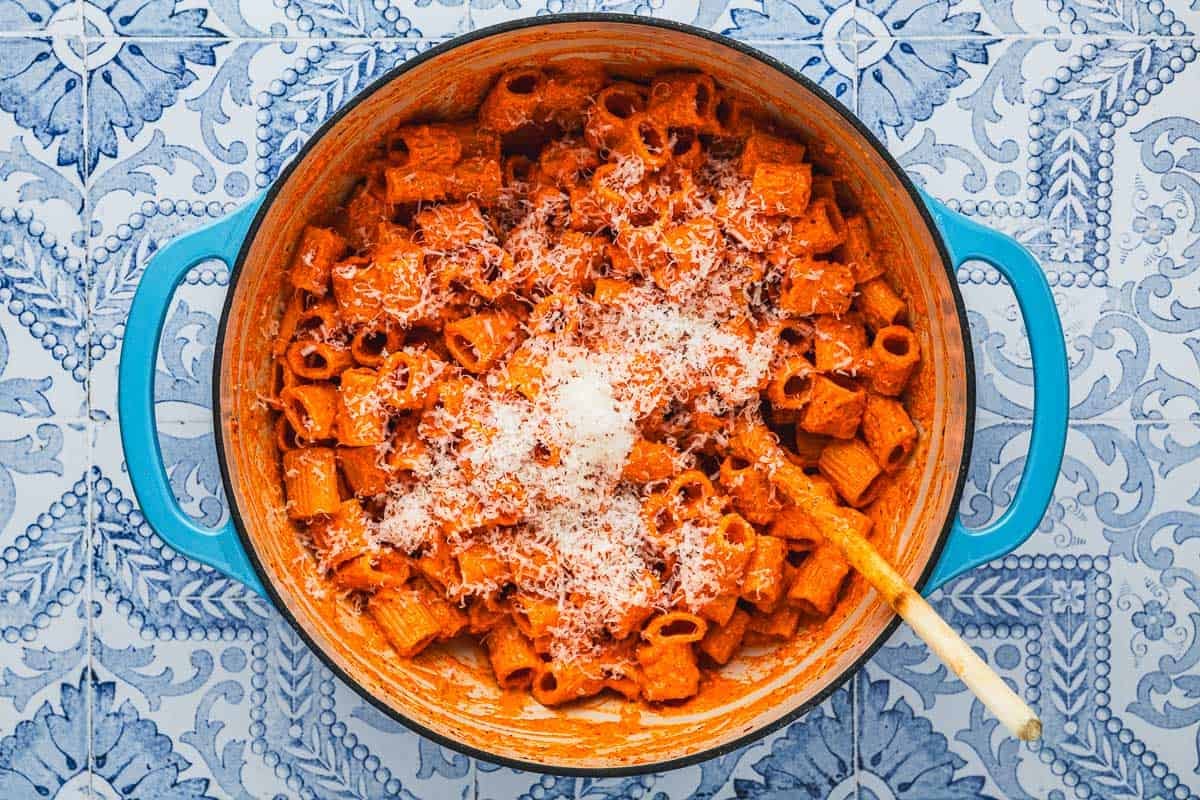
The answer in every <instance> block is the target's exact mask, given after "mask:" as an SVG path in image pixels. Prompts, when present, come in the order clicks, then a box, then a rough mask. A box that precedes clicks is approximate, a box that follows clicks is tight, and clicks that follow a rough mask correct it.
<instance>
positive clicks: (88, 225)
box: [79, 0, 96, 796]
mask: <svg viewBox="0 0 1200 800" xmlns="http://www.w3.org/2000/svg"><path fill="white" fill-rule="evenodd" d="M84 11H85V9H84V0H79V36H80V39H81V41H82V42H83V47H82V50H83V75H82V76H81V80H82V81H83V86H84V91H83V102H82V108H81V112H82V114H83V119H82V123H83V130H82V131H81V139H82V141H83V153H82V155H81V158H82V159H83V165H84V166H83V270H84V286H85V289H84V294H85V297H86V306H85V311H84V315H85V316H84V319H85V322H84V331H85V332H86V333H87V364H88V371H87V381H86V394H85V396H84V408H85V409H86V410H87V420H86V421H85V422H84V430H85V431H86V432H87V442H86V443H85V445H84V449H85V451H86V453H87V474H86V476H85V478H84V480H86V481H87V493H86V495H85V496H86V498H87V505H88V509H87V517H86V522H85V531H86V537H85V541H84V545H85V553H86V558H87V561H86V562H85V563H84V574H85V581H86V587H85V588H86V591H85V592H84V598H85V599H84V602H85V603H86V604H87V607H86V608H85V609H84V614H85V617H84V619H85V620H86V626H87V627H86V634H87V648H86V652H87V663H88V672H89V673H90V680H89V681H88V685H87V693H88V704H87V716H86V718H85V720H84V722H85V724H86V726H87V770H88V792H89V793H90V794H91V795H92V796H95V795H96V788H95V780H96V773H95V764H96V761H95V755H96V754H95V751H94V749H93V748H94V747H95V742H96V736H95V733H96V721H95V712H94V708H95V698H94V697H93V694H94V693H95V680H96V677H95V674H96V668H95V664H94V655H95V653H94V646H93V645H94V637H95V628H94V623H95V620H94V617H93V614H92V612H93V609H94V608H95V605H96V597H95V592H96V580H95V579H96V575H95V570H94V567H95V559H94V558H93V557H92V556H93V553H94V552H95V546H96V543H95V541H94V537H95V535H96V520H95V514H96V503H95V498H94V497H93V496H92V495H93V492H95V490H96V483H95V481H93V480H92V479H91V478H92V468H93V466H94V464H95V450H94V448H95V444H96V422H95V418H94V416H95V415H94V413H93V412H94V409H93V408H92V401H93V397H92V368H93V361H92V346H91V345H92V335H93V333H94V331H93V325H94V320H93V319H92V307H93V296H92V293H93V291H94V289H95V286H94V275H93V273H92V252H91V247H90V244H91V230H92V204H91V198H90V197H89V196H88V187H89V185H90V184H91V171H90V167H91V164H90V163H89V161H90V159H89V156H88V145H89V144H90V136H89V130H90V128H91V125H90V124H89V121H90V116H91V103H90V101H89V99H88V94H89V93H88V91H87V85H88V47H87V42H88V35H87V24H86V21H85V19H84Z"/></svg>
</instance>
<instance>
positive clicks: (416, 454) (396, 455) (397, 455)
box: [385, 419, 427, 472]
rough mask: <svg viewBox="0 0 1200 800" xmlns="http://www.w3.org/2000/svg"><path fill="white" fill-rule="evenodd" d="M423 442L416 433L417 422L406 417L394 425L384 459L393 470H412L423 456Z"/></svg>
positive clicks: (417, 465)
mask: <svg viewBox="0 0 1200 800" xmlns="http://www.w3.org/2000/svg"><path fill="white" fill-rule="evenodd" d="M426 453H427V448H426V445H425V442H424V441H422V440H421V438H420V437H419V436H418V435H417V424H416V422H415V421H414V420H411V419H408V420H405V421H404V422H402V423H401V424H400V425H398V426H397V427H396V433H395V435H394V436H393V437H392V442H391V447H390V449H389V450H388V452H387V457H386V459H385V461H386V463H387V467H388V469H390V470H392V471H393V472H414V471H416V469H417V468H418V467H419V466H420V464H421V462H422V460H423V459H424V458H425V456H426Z"/></svg>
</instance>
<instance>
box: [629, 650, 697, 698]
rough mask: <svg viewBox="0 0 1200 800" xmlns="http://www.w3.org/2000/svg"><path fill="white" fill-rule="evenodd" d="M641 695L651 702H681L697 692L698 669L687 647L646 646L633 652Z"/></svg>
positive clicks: (694, 656) (694, 658) (694, 657)
mask: <svg viewBox="0 0 1200 800" xmlns="http://www.w3.org/2000/svg"><path fill="white" fill-rule="evenodd" d="M637 659H638V664H639V665H640V666H641V668H642V696H643V697H645V698H646V699H647V700H649V701H651V702H662V701H664V700H683V699H685V698H688V697H691V696H692V695H694V694H695V693H696V692H697V691H699V689H700V669H699V667H697V666H696V654H695V653H694V652H693V651H692V646H691V645H690V644H675V643H672V644H646V645H642V646H640V647H639V648H638V649H637Z"/></svg>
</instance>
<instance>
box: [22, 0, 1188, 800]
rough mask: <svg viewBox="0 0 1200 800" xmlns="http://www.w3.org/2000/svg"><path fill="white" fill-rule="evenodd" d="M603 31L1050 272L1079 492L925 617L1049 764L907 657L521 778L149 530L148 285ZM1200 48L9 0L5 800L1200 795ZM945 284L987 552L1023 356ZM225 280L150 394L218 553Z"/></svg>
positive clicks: (1156, 42)
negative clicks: (462, 39)
mask: <svg viewBox="0 0 1200 800" xmlns="http://www.w3.org/2000/svg"><path fill="white" fill-rule="evenodd" d="M579 10H593V11H596V10H599V11H614V12H616V11H622V12H633V13H638V14H649V15H653V16H659V17H669V18H672V19H677V20H682V21H686V22H691V23H693V24H696V25H700V26H704V27H708V28H711V29H714V30H718V31H722V32H725V33H728V34H729V35H732V36H735V37H737V38H739V39H742V40H744V41H746V42H749V43H752V44H754V45H755V46H757V47H759V48H761V49H763V50H765V51H767V52H769V53H771V54H773V55H775V56H777V57H779V58H781V59H782V60H784V61H786V62H788V63H789V64H792V65H793V66H795V67H797V68H799V69H801V70H802V71H803V72H804V73H805V74H807V75H809V76H810V77H812V78H813V79H814V80H816V81H818V82H820V83H821V84H822V85H823V86H824V87H825V88H826V89H828V90H829V91H830V92H831V93H832V94H834V95H835V96H836V97H837V98H839V99H840V100H841V102H842V103H844V104H846V105H847V106H848V107H850V108H851V109H852V110H855V111H856V112H857V113H858V115H859V116H860V117H861V118H862V119H863V121H864V122H865V123H866V124H867V125H869V126H870V127H871V128H872V129H873V130H874V131H875V132H876V133H877V134H878V135H879V136H880V137H881V138H882V139H883V140H884V141H885V142H886V143H887V145H888V147H889V148H891V150H892V152H893V153H894V154H895V155H896V157H897V158H898V159H899V161H900V163H901V164H902V165H903V166H904V167H905V169H907V170H908V171H909V172H910V174H911V175H913V176H914V177H915V178H916V179H917V180H918V181H920V182H921V183H923V184H924V185H925V186H926V187H928V188H929V189H930V190H931V191H932V192H933V193H934V194H936V195H938V196H939V197H941V198H943V199H945V200H947V201H948V202H949V203H950V204H951V205H952V206H953V207H955V208H957V209H959V210H961V211H962V212H964V213H966V214H967V215H969V216H972V217H974V218H977V219H979V220H980V221H982V222H984V223H986V224H988V225H991V226H994V227H997V228H999V229H1001V230H1004V231H1006V232H1009V233H1011V234H1012V235H1014V236H1016V237H1017V238H1018V239H1020V240H1021V241H1022V242H1024V243H1025V244H1026V245H1027V246H1028V247H1029V248H1030V249H1031V250H1033V252H1034V253H1035V254H1036V255H1037V256H1038V258H1039V260H1040V261H1041V263H1042V265H1043V267H1044V269H1045V272H1046V274H1047V276H1048V278H1049V280H1050V282H1051V284H1052V286H1053V287H1054V291H1055V297H1056V299H1057V301H1058V304H1059V309H1060V311H1061V314H1062V318H1063V323H1064V327H1065V330H1066V335H1067V339H1068V350H1069V353H1070V358H1071V380H1072V383H1071V403H1072V405H1071V429H1070V433H1069V438H1068V444H1067V456H1066V459H1065V461H1064V463H1063V466H1062V471H1061V474H1060V476H1059V481H1058V485H1057V489H1056V493H1055V499H1054V502H1053V505H1052V506H1051V509H1050V510H1049V512H1048V513H1047V514H1046V517H1045V519H1044V521H1043V523H1042V526H1041V528H1040V530H1039V531H1038V532H1037V533H1036V534H1035V535H1034V536H1033V538H1031V539H1030V541H1029V542H1028V543H1027V545H1026V546H1025V547H1023V548H1022V549H1021V551H1020V552H1019V553H1018V554H1015V555H1012V556H1009V557H1007V558H1005V559H1003V560H1002V561H999V562H996V563H993V564H991V565H989V566H986V567H983V568H981V569H978V570H976V571H974V572H972V573H969V574H967V575H964V576H963V577H961V578H959V579H957V580H955V581H953V582H952V583H950V584H949V585H948V586H947V587H946V588H945V589H943V590H942V591H940V592H939V593H938V594H937V595H935V597H934V602H935V605H936V606H937V607H938V609H939V610H940V611H941V612H942V613H943V614H945V615H946V616H947V617H948V618H949V619H950V621H951V623H952V624H953V625H954V626H955V627H956V628H957V629H958V630H959V631H960V632H961V633H962V634H963V635H964V636H965V637H966V638H967V639H968V640H969V641H970V642H971V643H972V644H973V645H974V646H976V647H978V648H979V649H980V650H981V651H982V652H983V653H985V654H986V656H987V657H988V659H989V660H990V661H991V663H993V664H995V665H996V666H997V668H998V669H1000V670H1001V671H1002V672H1003V674H1004V675H1005V676H1006V677H1008V678H1009V679H1011V680H1012V681H1013V682H1014V683H1015V685H1017V686H1018V687H1019V688H1020V690H1021V691H1022V692H1023V693H1024V695H1025V696H1026V697H1027V698H1028V699H1029V701H1030V702H1031V703H1032V704H1033V705H1035V706H1036V707H1037V708H1038V709H1039V711H1040V713H1041V714H1042V715H1043V718H1044V719H1045V721H1046V723H1047V732H1048V735H1047V737H1046V740H1045V742H1044V743H1043V744H1041V745H1035V746H1032V747H1025V746H1017V744H1016V743H1015V742H1013V741H1012V740H1010V739H1007V738H1005V737H1004V736H1003V735H1002V734H1001V732H1000V731H998V730H997V729H996V724H995V723H994V722H993V721H992V720H991V719H990V718H989V717H988V716H987V715H986V714H984V713H983V711H982V709H981V707H980V706H979V704H978V703H977V702H975V701H973V700H972V698H971V697H970V696H968V695H967V694H965V693H964V688H963V687H962V685H961V684H959V683H958V682H957V681H955V680H953V679H950V678H948V677H947V675H946V672H945V670H944V669H943V668H942V667H941V666H939V665H938V664H937V663H935V662H934V661H933V660H932V659H931V657H930V655H929V653H928V652H927V651H926V650H925V649H924V648H923V647H922V646H921V645H920V644H919V643H917V642H916V641H914V639H913V638H912V636H911V635H909V634H908V633H907V632H905V631H903V630H901V631H899V632H898V633H897V634H896V635H895V636H894V637H893V638H892V639H891V641H890V642H889V643H888V644H887V646H886V647H885V648H883V649H882V650H881V651H880V652H879V654H878V655H877V656H876V657H875V658H874V659H873V660H872V661H871V663H870V664H869V665H868V667H867V668H866V669H865V670H864V671H862V672H861V673H860V674H859V675H858V676H856V677H855V678H854V679H853V680H852V681H850V682H849V683H847V684H846V685H845V687H844V688H843V689H841V690H840V691H838V692H837V693H836V694H835V695H834V696H833V697H832V698H830V699H829V701H828V702H826V703H825V705H824V706H823V707H822V708H820V709H819V710H817V711H815V712H813V713H811V714H809V715H808V716H806V717H804V718H803V719H801V720H799V721H797V722H796V723H794V724H793V725H791V726H790V727H789V728H787V729H786V730H784V731H782V732H780V733H779V734H777V735H775V736H773V737H771V738H770V739H768V740H766V741H763V742H760V743H758V744H755V745H753V746H750V747H748V748H746V749H745V750H743V751H740V752H737V753H735V754H732V755H730V756H727V757H724V758H722V759H718V760H715V761H712V762H708V763H705V764H702V765H699V766H695V767H691V768H688V769H684V770H680V771H677V772H672V773H666V774H660V775H653V776H646V777H641V778H633V779H627V780H587V779H556V778H552V777H547V776H540V775H536V774H530V773H522V772H516V771H513V770H510V769H500V768H496V767H494V766H492V765H489V764H486V763H482V762H474V761H471V760H469V759H466V758H464V757H462V756H460V755H457V754H455V753H453V752H450V751H447V750H445V749H443V748H440V747H438V746H437V745H434V744H432V743H430V742H428V741H424V740H422V739H420V738H418V737H417V736H415V735H413V734H411V733H408V732H406V731H405V730H403V729H401V728H400V727H398V726H397V725H396V724H395V723H393V722H391V721H390V720H388V719H386V718H384V717H382V716H381V715H380V714H379V713H378V712H376V711H374V710H373V709H371V708H370V707H368V706H366V705H364V704H363V703H362V702H361V701H360V700H359V699H358V698H357V696H356V695H354V694H353V693H352V692H351V691H350V690H349V689H347V688H346V687H344V686H343V685H341V684H340V683H339V682H338V681H337V680H336V679H335V678H334V677H333V676H332V675H330V674H329V672H328V671H327V670H326V669H325V668H324V667H323V666H322V665H321V663H320V662H319V661H318V660H317V659H316V658H315V657H314V656H313V655H312V654H311V653H310V652H309V651H308V650H307V649H306V648H305V646H304V645H303V643H301V642H300V641H299V640H298V639H297V638H296V636H295V635H294V634H293V633H292V632H291V631H290V629H289V628H288V627H287V626H286V625H285V624H283V623H282V622H281V620H280V619H279V617H278V616H277V615H276V614H273V613H272V612H271V611H270V609H269V608H268V607H267V606H266V605H265V604H264V603H263V602H261V601H260V600H258V599H257V598H256V597H254V596H252V595H250V594H249V593H248V592H247V591H246V590H244V589H243V588H242V587H241V586H240V585H238V584H235V583H232V582H230V581H228V580H224V579H221V578H220V577H218V576H216V575H215V574H214V573H212V572H211V571H209V570H207V569H205V568H202V567H200V566H199V565H197V564H195V563H193V562H191V561H189V560H188V559H186V558H183V557H181V556H179V555H177V554H176V553H174V552H172V551H171V549H170V548H169V547H167V546H165V545H164V543H163V542H162V541H160V540H159V539H158V538H157V537H156V536H155V534H154V532H153V531H152V530H150V529H149V528H148V526H147V525H146V524H145V523H144V521H143V519H142V517H141V515H140V513H139V511H138V508H137V504H136V502H134V500H133V496H132V493H131V489H130V486H129V481H128V477H127V475H126V472H125V468H124V464H123V461H122V455H121V448H120V440H119V429H118V425H119V420H117V419H116V410H115V397H116V389H115V374H116V365H117V362H118V359H119V357H120V350H121V343H122V340H123V338H124V337H125V336H126V335H128V333H130V332H127V331H126V330H125V326H124V320H125V317H126V314H127V312H128V308H129V303H130V299H131V296H132V294H133V291H134V290H135V288H136V287H137V284H138V280H139V277H140V276H141V274H142V270H143V267H144V265H145V263H146V260H147V258H148V257H149V256H150V255H151V254H152V253H153V252H154V251H155V249H156V248H158V247H159V246H161V245H162V244H163V243H164V242H166V241H167V240H168V239H170V238H171V237H172V236H174V235H175V234H177V233H179V232H181V231H186V230H188V229H190V228H192V227H194V226H196V225H198V224H200V223H202V222H203V221H205V220H207V219H210V218H212V217H216V216H220V215H221V214H223V213H224V212H225V211H226V210H227V209H229V208H231V207H233V206H234V205H236V204H238V203H240V202H242V201H244V200H246V199H247V198H249V197H250V196H251V195H253V194H254V193H255V192H256V191H258V190H259V189H260V188H261V187H263V186H265V185H267V184H268V183H269V182H270V181H271V180H272V179H273V178H274V177H275V176H276V175H277V174H278V173H279V170H280V167H281V165H282V164H284V163H286V161H287V160H288V159H289V158H290V157H291V156H292V155H293V154H294V153H295V152H296V150H297V148H298V146H299V145H300V144H301V143H302V142H303V141H304V140H305V138H306V137H307V136H309V135H310V134H311V132H312V131H313V129H314V128H315V126H316V125H318V124H319V123H320V122H321V120H323V119H324V118H325V117H327V116H328V115H329V114H330V113H331V112H333V111H334V110H335V109H336V108H338V107H339V106H340V105H341V104H342V103H344V102H345V101H346V100H347V99H348V98H350V97H352V96H353V95H354V94H355V92H357V91H358V90H359V89H360V88H362V87H363V86H364V85H365V84H366V83H367V82H369V81H370V80H371V79H372V78H373V77H374V76H376V75H378V74H380V73H381V72H383V71H384V70H386V69H388V68H389V67H391V66H392V65H394V64H396V63H398V62H400V61H402V60H404V59H406V58H408V57H410V56H411V55H413V54H415V53H418V52H420V51H422V50H423V49H426V48H428V47H429V46H431V45H432V44H433V43H436V42H437V41H440V40H443V39H445V38H448V37H452V36H454V35H456V34H459V33H462V32H464V31H468V30H471V29H473V28H477V27H480V26H484V25H488V24H492V23H495V22H499V21H502V20H509V19H514V18H518V17H522V16H529V15H534V14H546V13H559V12H564V11H579ZM1197 31H1200V2H1197V0H1191V2H1190V4H1189V2H1188V0H1173V2H1163V1H1162V0H964V1H963V2H960V3H954V2H949V1H948V0H877V1H876V0H859V2H857V4H856V3H855V2H853V0H850V2H844V1H843V0H730V2H728V3H727V2H726V0H627V1H625V2H621V1H620V0H612V2H608V0H544V1H543V0H469V2H468V4H466V5H464V0H274V2H271V3H268V2H265V0H262V1H260V0H0V179H2V181H0V555H2V556H3V561H2V562H0V798H5V800H10V799H11V800H25V799H26V798H43V797H57V798H150V797H154V798H162V799H163V800H166V799H167V798H170V799H171V800H175V799H176V798H179V799H181V800H182V799H184V798H186V799H187V800H200V799H201V798H226V797H228V798H239V799H241V798H253V799H254V800H258V799H259V798H271V799H272V800H273V799H274V798H359V797H362V798H384V797H402V798H408V799H409V800H412V799H413V798H421V799H422V800H427V799H428V798H459V797H461V798H480V800H484V799H486V800H509V799H510V798H539V799H540V798H560V797H569V798H588V800H593V799H595V800H602V799H605V800H606V799H608V798H641V797H645V798H662V800H683V798H727V797H747V798H851V797H853V798H870V799H871V800H885V798H903V799H904V800H932V798H963V799H964V800H966V798H978V797H986V798H997V799H999V798H1006V799H1007V798H1013V799H1020V800H1032V799H1034V798H1036V799H1037V800H1067V798H1088V797H1093V798H1147V800H1150V799H1151V798H1154V799H1155V800H1167V799H1169V798H1173V799H1174V800H1185V799H1187V798H1195V797H1196V796H1197V794H1196V793H1197V792H1198V791H1200V666H1198V665H1200V480H1198V479H1197V476H1198V475H1200V334H1198V331H1200V104H1198V103H1197V100H1196V98H1197V97H1198V96H1200V65H1197V64H1196V63H1195V61H1196V47H1197V43H1196V39H1195V38H1193V37H1194V34H1195V33H1196V32H1197ZM958 279H959V282H960V284H961V286H962V289H963V291H964V295H965V297H966V299H967V304H968V307H969V309H970V317H971V324H972V331H973V335H974V341H975V348H976V362H977V364H978V366H979V372H980V375H981V378H980V384H979V393H978V403H979V425H978V432H977V434H976V439H975V451H974V456H973V462H972V469H971V474H970V481H969V486H968V490H967V496H966V497H965V498H964V501H963V506H962V509H963V515H964V517H965V518H966V519H967V520H968V522H969V523H972V524H977V523H982V522H984V521H986V520H988V519H990V518H993V517H995V516H996V515H997V514H999V513H1000V511H1002V510H1003V508H1004V507H1005V506H1006V504H1007V503H1008V502H1009V500H1010V495H1011V491H1012V489H1013V488H1014V486H1015V482H1016V480H1017V478H1018V476H1019V473H1020V470H1021V464H1022V460H1023V456H1024V454H1025V452H1026V448H1027V443H1028V432H1029V400H1030V377H1029V371H1028V360H1029V354H1028V351H1027V344H1026V341H1025V338H1024V335H1023V333H1022V330H1021V325H1020V319H1019V315H1018V314H1017V311H1016V306H1015V303H1014V302H1013V299H1012V295H1011V294H1010V293H1009V292H1008V290H1007V288H1006V287H1004V286H1003V285H1002V284H999V280H998V276H997V275H996V274H995V273H994V272H993V271H991V270H989V269H984V268H970V267H969V268H964V269H963V270H961V272H960V274H959V275H958ZM227 280H228V276H227V274H226V272H225V270H224V268H223V267H222V266H220V265H217V266H213V267H210V266H208V265H201V266H200V267H197V268H196V269H194V270H193V271H192V272H191V274H189V275H188V278H187V281H186V283H185V285H184V286H183V287H182V288H181V289H180V291H179V293H178V295H177V296H176V298H175V300H174V302H173V305H172V308H171V312H170V317H169V323H168V326H167V329H166V331H165V332H164V335H163V340H162V341H163V345H162V352H161V357H160V361H159V364H158V381H157V389H156V397H157V401H158V409H159V417H160V422H161V431H160V437H161V441H162V445H163V449H164V452H165V455H166V458H167V460H168V463H169V465H170V473H171V480H172V483H173V485H174V487H175V491H176V493H177V495H178V497H179V498H180V500H181V501H182V502H183V503H184V504H185V505H186V507H187V508H188V509H189V511H190V512H191V513H193V514H194V515H195V516H196V517H197V518H199V519H203V520H205V521H206V522H208V523H213V522H216V521H218V520H220V519H221V518H222V517H223V515H224V513H225V511H224V508H223V504H222V498H221V494H220V489H219V476H218V474H217V468H216V463H215V455H214V450H213V440H212V434H211V426H210V423H209V416H208V408H207V407H208V404H209V396H210V381H211V360H212V347H213V337H214V332H215V326H216V314H217V312H218V308H219V304H220V301H221V297H222V294H223V291H224V286H225V284H226V283H227ZM998 284H999V285H998Z"/></svg>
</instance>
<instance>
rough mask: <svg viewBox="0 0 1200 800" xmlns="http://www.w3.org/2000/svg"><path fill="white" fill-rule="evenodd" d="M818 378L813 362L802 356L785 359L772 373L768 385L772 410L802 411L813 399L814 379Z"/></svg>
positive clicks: (768, 398)
mask: <svg viewBox="0 0 1200 800" xmlns="http://www.w3.org/2000/svg"><path fill="white" fill-rule="evenodd" d="M816 376H817V372H816V369H815V368H814V367H813V365H812V362H811V361H809V360H808V359H807V358H805V357H804V356H801V355H795V356H791V357H789V358H785V359H784V360H783V363H781V364H780V365H779V366H778V367H776V368H775V370H774V371H773V372H772V373H771V382H770V383H768V384H767V400H769V401H770V402H771V407H772V408H783V409H797V410H798V409H801V408H804V407H805V406H806V405H808V401H809V399H810V398H811V397H812V387H813V378H814V377H816Z"/></svg>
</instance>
